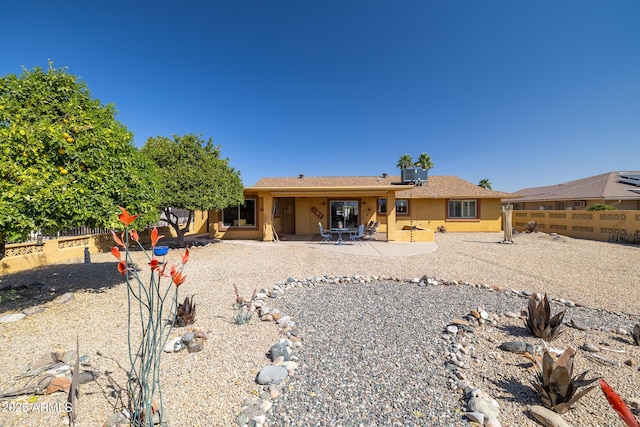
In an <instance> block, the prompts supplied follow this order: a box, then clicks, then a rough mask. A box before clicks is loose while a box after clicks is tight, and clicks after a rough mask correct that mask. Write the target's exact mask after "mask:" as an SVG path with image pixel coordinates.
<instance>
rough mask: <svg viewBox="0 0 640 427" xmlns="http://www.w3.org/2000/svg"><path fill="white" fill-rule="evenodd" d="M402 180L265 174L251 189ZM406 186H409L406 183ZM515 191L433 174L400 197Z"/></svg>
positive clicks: (384, 183) (491, 196) (483, 196)
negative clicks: (266, 176) (495, 188)
mask: <svg viewBox="0 0 640 427" xmlns="http://www.w3.org/2000/svg"><path fill="white" fill-rule="evenodd" d="M399 184H402V182H401V179H400V177H399V176H390V175H389V176H386V177H385V176H324V177H306V176H305V177H285V178H262V179H261V180H260V181H258V182H257V183H256V184H255V185H253V186H252V187H249V189H269V188H277V189H283V188H289V189H292V190H293V189H310V188H316V187H323V188H331V187H340V188H346V187H353V188H357V187H369V188H371V187H374V188H375V187H378V186H379V187H389V186H393V185H399ZM405 188H406V187H405ZM510 195H511V194H508V193H503V192H500V191H492V190H486V189H484V188H482V187H480V186H478V185H475V184H473V183H471V182H469V181H465V180H464V179H462V178H459V177H457V176H439V175H434V176H429V179H428V181H427V182H425V183H424V184H423V185H422V186H416V187H413V188H410V189H404V190H400V191H398V192H397V193H396V197H399V198H408V199H410V198H430V199H431V198H438V199H440V198H445V199H448V198H461V197H465V198H466V197H469V198H474V199H496V198H498V199H500V198H504V197H507V196H510Z"/></svg>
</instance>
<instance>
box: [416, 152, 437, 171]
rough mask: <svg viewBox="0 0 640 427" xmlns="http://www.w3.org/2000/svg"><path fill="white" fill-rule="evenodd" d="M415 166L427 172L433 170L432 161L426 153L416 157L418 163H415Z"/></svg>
mask: <svg viewBox="0 0 640 427" xmlns="http://www.w3.org/2000/svg"><path fill="white" fill-rule="evenodd" d="M415 165H416V166H418V167H419V168H422V169H426V170H429V169H431V168H433V161H432V160H431V156H430V155H428V154H427V153H422V154H420V157H418V161H417V162H416V163H415Z"/></svg>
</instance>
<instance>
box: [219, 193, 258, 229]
mask: <svg viewBox="0 0 640 427" xmlns="http://www.w3.org/2000/svg"><path fill="white" fill-rule="evenodd" d="M222 224H223V225H224V226H225V227H255V226H256V201H255V200H254V199H245V200H244V203H242V204H241V205H238V206H232V207H228V208H226V209H224V210H223V211H222Z"/></svg>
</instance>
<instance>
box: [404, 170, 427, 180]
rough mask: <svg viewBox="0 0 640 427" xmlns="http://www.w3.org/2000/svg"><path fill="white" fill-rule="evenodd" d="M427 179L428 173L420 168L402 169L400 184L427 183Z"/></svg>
mask: <svg viewBox="0 0 640 427" xmlns="http://www.w3.org/2000/svg"><path fill="white" fill-rule="evenodd" d="M428 177H429V171H428V170H427V169H422V168H407V169H402V182H403V183H407V182H413V183H422V182H425V181H427V178H428Z"/></svg>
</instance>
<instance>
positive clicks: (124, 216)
mask: <svg viewBox="0 0 640 427" xmlns="http://www.w3.org/2000/svg"><path fill="white" fill-rule="evenodd" d="M118 207H119V208H120V210H121V211H122V213H121V214H120V215H118V219H119V220H120V222H121V223H123V224H124V225H126V226H129V225H130V224H131V223H132V222H133V221H135V219H136V218H138V217H139V216H140V215H129V212H127V210H126V209H125V208H123V207H122V206H118Z"/></svg>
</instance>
